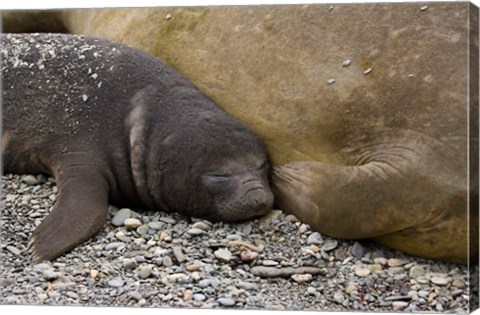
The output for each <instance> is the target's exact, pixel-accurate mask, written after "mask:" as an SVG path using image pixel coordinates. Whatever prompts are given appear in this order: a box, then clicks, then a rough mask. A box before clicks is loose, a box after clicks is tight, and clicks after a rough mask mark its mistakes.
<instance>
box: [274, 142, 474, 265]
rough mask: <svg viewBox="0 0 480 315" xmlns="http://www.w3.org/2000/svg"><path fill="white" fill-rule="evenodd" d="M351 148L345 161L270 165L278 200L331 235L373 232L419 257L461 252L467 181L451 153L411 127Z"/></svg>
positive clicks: (458, 256) (460, 257)
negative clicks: (409, 130)
mask: <svg viewBox="0 0 480 315" xmlns="http://www.w3.org/2000/svg"><path fill="white" fill-rule="evenodd" d="M349 153H351V152H349ZM357 153H358V154H357V156H355V157H354V158H353V160H354V161H356V162H357V163H352V164H350V165H339V164H328V163H321V162H294V163H291V164H288V165H284V166H280V167H275V168H274V174H273V185H274V190H275V195H276V196H275V197H276V203H277V206H279V208H281V209H282V210H285V211H287V212H289V213H292V214H294V215H295V216H297V217H298V218H299V219H300V220H301V221H303V222H305V223H308V224H310V225H311V226H312V227H313V228H314V229H316V230H318V231H320V232H321V233H324V234H326V235H329V236H332V237H336V238H342V239H362V238H376V240H378V241H381V242H382V243H384V244H385V245H387V246H391V247H393V248H397V249H400V250H403V251H406V252H409V253H412V254H415V255H419V256H426V257H430V258H439V259H448V260H452V261H464V260H465V259H466V244H467V240H466V232H467V203H468V199H467V198H468V189H467V187H468V185H467V176H466V166H465V167H464V165H466V163H465V160H463V159H462V156H461V155H460V154H459V153H458V152H456V151H455V150H452V149H451V148H449V147H447V146H445V145H443V144H442V143H440V142H438V141H436V140H434V139H431V138H428V137H426V136H419V135H414V134H412V133H410V134H409V137H404V138H403V139H402V138H398V139H391V141H383V142H381V143H379V144H378V145H371V146H370V147H368V148H367V147H366V149H365V150H363V151H362V152H360V151H358V152H357Z"/></svg>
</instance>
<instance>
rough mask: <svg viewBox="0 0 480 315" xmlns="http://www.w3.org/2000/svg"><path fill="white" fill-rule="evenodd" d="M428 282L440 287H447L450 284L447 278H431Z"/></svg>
mask: <svg viewBox="0 0 480 315" xmlns="http://www.w3.org/2000/svg"><path fill="white" fill-rule="evenodd" d="M430 281H431V282H432V283H433V284H436V285H441V286H444V285H447V284H448V283H449V282H450V281H449V280H448V279H447V278H444V277H432V278H431V279H430Z"/></svg>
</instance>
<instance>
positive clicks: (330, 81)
mask: <svg viewBox="0 0 480 315" xmlns="http://www.w3.org/2000/svg"><path fill="white" fill-rule="evenodd" d="M327 83H328V84H329V85H332V84H333V83H335V79H333V78H332V79H328V81H327Z"/></svg>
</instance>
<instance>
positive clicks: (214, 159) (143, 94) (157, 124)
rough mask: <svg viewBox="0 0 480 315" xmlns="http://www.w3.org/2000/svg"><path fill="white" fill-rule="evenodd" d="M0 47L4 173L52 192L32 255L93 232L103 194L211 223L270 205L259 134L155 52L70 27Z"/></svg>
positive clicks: (5, 38) (49, 253)
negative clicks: (50, 184) (38, 179)
mask: <svg viewBox="0 0 480 315" xmlns="http://www.w3.org/2000/svg"><path fill="white" fill-rule="evenodd" d="M1 44H2V46H1V47H2V52H1V53H2V58H3V66H2V78H3V88H4V90H3V100H4V104H3V118H4V131H3V132H4V134H6V135H8V138H9V139H8V145H7V147H6V149H5V152H4V170H5V172H13V173H47V174H52V175H53V176H55V177H56V181H57V185H58V188H59V189H58V193H59V195H58V198H57V201H56V204H55V206H54V208H53V209H52V211H51V213H50V214H49V215H48V216H47V217H46V218H45V220H44V221H43V222H42V223H41V224H40V225H39V226H38V227H37V229H36V230H35V232H34V233H33V235H32V237H31V241H30V245H31V246H32V250H33V260H34V261H42V260H52V259H54V258H56V257H58V256H59V255H61V254H62V253H64V252H66V251H68V250H70V249H72V248H74V247H75V246H76V245H78V244H80V243H81V242H83V241H85V240H87V239H88V238H90V237H91V236H92V235H93V234H95V233H96V232H97V231H98V230H99V229H100V228H101V227H102V225H103V224H104V223H105V220H106V216H107V208H108V202H109V201H110V202H111V203H113V204H117V205H122V206H131V207H143V208H147V209H161V210H164V211H169V212H170V211H175V212H180V213H184V214H187V215H190V216H195V217H202V218H206V219H208V220H212V221H217V220H224V221H235V220H243V219H247V218H251V217H254V216H257V215H261V214H263V213H265V212H266V211H267V210H269V209H271V207H272V203H273V195H272V192H271V189H270V187H269V170H270V162H269V157H268V154H267V151H266V149H265V146H264V144H263V142H262V140H261V139H260V138H259V137H258V136H257V135H256V134H255V133H254V132H253V131H251V130H250V129H248V128H247V127H246V126H245V125H243V124H242V123H240V122H239V121H237V120H235V119H234V118H232V117H231V116H229V115H228V114H227V113H226V112H225V111H223V110H222V109H221V108H219V107H218V106H217V105H216V104H215V103H214V102H213V101H212V100H211V99H210V98H208V97H207V96H205V95H204V94H202V93H201V92H200V91H199V90H197V88H196V87H195V86H194V85H193V84H191V83H190V82H189V81H187V80H186V79H184V78H183V77H182V76H180V75H179V74H178V73H176V72H175V71H174V70H173V69H172V68H170V67H169V66H167V65H166V64H164V63H163V62H161V61H160V60H158V59H156V58H154V57H151V56H149V55H147V54H145V53H143V52H141V51H139V50H136V49H134V48H131V47H128V46H124V45H120V44H118V43H115V42H111V41H106V40H101V39H96V38H89V37H84V36H76V35H61V34H18V35H13V34H8V35H2V36H1Z"/></svg>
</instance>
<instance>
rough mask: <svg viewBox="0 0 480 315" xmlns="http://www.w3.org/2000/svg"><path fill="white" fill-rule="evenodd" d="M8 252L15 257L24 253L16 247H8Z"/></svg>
mask: <svg viewBox="0 0 480 315" xmlns="http://www.w3.org/2000/svg"><path fill="white" fill-rule="evenodd" d="M7 250H8V251H9V252H10V253H12V254H13V255H15V256H19V255H20V254H21V253H22V251H21V250H19V249H18V248H16V247H14V246H7Z"/></svg>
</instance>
